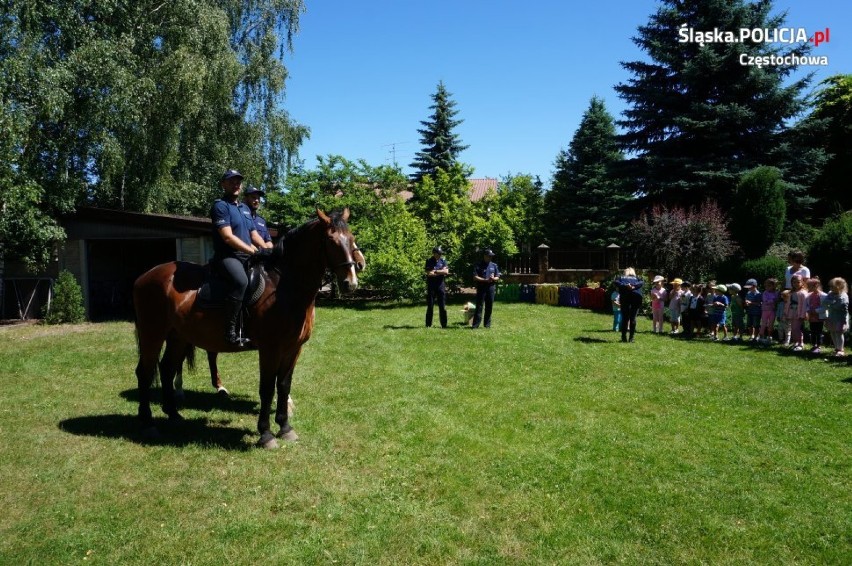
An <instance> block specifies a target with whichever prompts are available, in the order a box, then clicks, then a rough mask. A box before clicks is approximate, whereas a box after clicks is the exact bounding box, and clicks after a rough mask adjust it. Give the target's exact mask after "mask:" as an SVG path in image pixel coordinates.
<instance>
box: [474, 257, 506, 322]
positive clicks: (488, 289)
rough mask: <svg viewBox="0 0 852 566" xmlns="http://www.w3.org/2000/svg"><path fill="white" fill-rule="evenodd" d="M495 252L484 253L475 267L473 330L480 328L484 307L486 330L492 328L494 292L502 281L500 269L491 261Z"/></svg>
mask: <svg viewBox="0 0 852 566" xmlns="http://www.w3.org/2000/svg"><path fill="white" fill-rule="evenodd" d="M494 255H495V254H494V252H492V251H491V250H485V251H483V252H482V261H480V262H479V263H477V264H476V265H475V266H474V267H473V280H474V282H475V283H476V314H475V315H473V328H479V322H480V321H481V320H482V306H483V304H484V305H485V320H484V324H485V328H491V309H492V308H493V307H494V291H495V289H496V284H497V281H499V280H500V269H498V267H497V264H496V263H494V262H493V261H491V258H493V257H494Z"/></svg>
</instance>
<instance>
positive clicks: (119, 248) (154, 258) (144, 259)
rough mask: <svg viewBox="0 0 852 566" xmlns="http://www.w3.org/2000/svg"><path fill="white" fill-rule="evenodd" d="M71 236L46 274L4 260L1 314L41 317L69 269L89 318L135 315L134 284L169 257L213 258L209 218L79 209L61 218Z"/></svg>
mask: <svg viewBox="0 0 852 566" xmlns="http://www.w3.org/2000/svg"><path fill="white" fill-rule="evenodd" d="M60 223H61V224H62V227H63V228H64V229H65V232H66V234H67V240H66V241H65V242H64V244H63V245H61V246H60V247H59V248H58V249H57V250H56V253H55V255H54V258H53V261H52V262H51V265H50V266H48V268H47V270H46V271H45V272H43V273H31V272H27V271H26V269H25V268H24V267H23V265H21V264H20V263H18V262H15V261H14V260H11V261H10V260H9V258H7V261H6V262H5V266H4V270H3V273H2V277H3V300H2V307H3V312H2V313H0V316H2V318H39V317H40V316H41V313H42V309H43V308H44V306H45V305H46V303H47V302H48V301H50V300H51V291H50V288H51V285H52V281H54V280H55V279H56V277H57V276H58V275H59V272H60V271H62V270H68V271H70V272H71V273H72V274H73V275H74V277H76V279H77V282H78V283H79V284H80V287H81V288H82V290H83V300H84V302H85V307H86V315H87V317H88V318H89V320H95V321H97V320H109V319H131V318H133V315H134V314H133V297H132V289H133V282H134V281H135V280H136V278H137V277H139V276H140V275H141V274H143V273H145V272H146V271H148V270H149V269H151V268H152V267H154V266H155V265H157V264H160V263H165V262H168V261H174V260H179V261H191V262H195V263H207V261H209V259H210V258H211V257H212V256H213V245H212V240H211V236H210V235H211V230H212V225H211V223H210V220H209V219H208V218H194V217H187V216H173V215H167V214H143V213H137V212H126V211H119V210H108V209H103V208H80V209H78V210H77V212H75V213H74V214H72V215H69V216H67V217H64V218H62V219H60Z"/></svg>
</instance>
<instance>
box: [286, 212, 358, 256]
mask: <svg viewBox="0 0 852 566" xmlns="http://www.w3.org/2000/svg"><path fill="white" fill-rule="evenodd" d="M329 218H331V225H332V226H333V227H334V229H335V230H336V231H348V230H349V224H347V222H346V220H344V219H343V213H342V212H332V213H331V214H329ZM319 222H320V219H319V218H314V219H312V220H308V221H307V222H305V223H304V224H302V225H301V226H297V227H295V228H291V229H290V230H287V232H286V233H284V234H282V235H280V236H278V238H277V240H276V241H275V243H274V244H273V247H272V256H271V258H270V261H271V262H272V264H273V265H275V264H279V263H280V262H281V259H282V258H283V257H285V255H286V253H285V252H286V251H287V250H288V249H289V248H292V247H294V246H298V245H299V244H300V242H301V241H302V240H303V239H304V237H305V236H306V235H307V234H309V233H310V232H311V230H312V229H313V228H314V227H315V226H316V225H317V224H318V223H319Z"/></svg>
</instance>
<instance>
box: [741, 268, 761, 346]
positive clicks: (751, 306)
mask: <svg viewBox="0 0 852 566" xmlns="http://www.w3.org/2000/svg"><path fill="white" fill-rule="evenodd" d="M743 289H745V291H746V294H745V297H744V298H743V304H744V306H745V310H746V329H747V332H748V333H749V335H750V339H751V341H752V342H757V339H758V335H759V334H760V313H761V303H762V297H761V294H760V291H759V290H758V289H757V279H749V280H748V281H746V282H745V284H744V285H743Z"/></svg>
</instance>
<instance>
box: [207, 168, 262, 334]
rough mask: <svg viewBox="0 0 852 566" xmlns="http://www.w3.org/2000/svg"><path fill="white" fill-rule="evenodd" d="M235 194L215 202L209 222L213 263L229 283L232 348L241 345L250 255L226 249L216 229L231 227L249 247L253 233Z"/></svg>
mask: <svg viewBox="0 0 852 566" xmlns="http://www.w3.org/2000/svg"><path fill="white" fill-rule="evenodd" d="M234 177H239V178H240V179H242V178H243V176H242V175H241V174H240V172H239V171H235V170H233V169H229V170H228V171H225V173H224V175H222V179H221V181H222V182H224V181H227V180H229V179H233V178H234ZM238 196H239V195H238V193H237V194H234V195H233V197H232V196H231V195H229V194H225V195H223V198H221V199H217V200H216V201H215V202H214V203H213V206H212V207H211V208H210V219H211V220H212V221H213V250H214V255H213V263H214V264H215V265H216V266H218V267H219V272H220V273H221V274H222V275H223V277H224V278H225V280H226V282H227V283H229V288H228V295H227V296H226V297H225V340H226V341H227V342H228V343H230V344H233V345H241V344H242V342H241V341H240V340H239V338H238V337H237V334H236V324H237V317H238V316H239V313H240V309H241V308H242V305H243V297H244V296H245V292H246V287H248V275H247V274H246V267H245V264H246V262H247V261H248V258H249V257H250V255H251V254H249V253H248V252H247V251H240V250H237V249H235V248H233V247H231V246H229V245H228V244H227V243H226V242H225V240H224V239H223V237H222V234H221V233H220V232H219V230H220V229H221V228H223V227H226V226H227V227H230V228H231V232H232V233H233V234H234V236H235V237H236V238H238V239H239V240H241V241H242V242H244V243H245V244H247V245H248V246H252V245H253V244H252V237H251V233H252V232H254V231H256V230H257V229H256V228H255V225H254V222H253V221H252V217H251V210H249V207H248V206H246V205H245V204H243V203H241V202H239V201H238Z"/></svg>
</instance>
